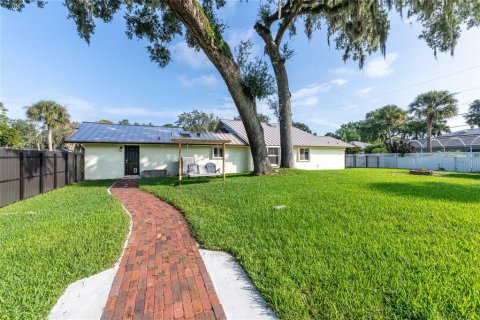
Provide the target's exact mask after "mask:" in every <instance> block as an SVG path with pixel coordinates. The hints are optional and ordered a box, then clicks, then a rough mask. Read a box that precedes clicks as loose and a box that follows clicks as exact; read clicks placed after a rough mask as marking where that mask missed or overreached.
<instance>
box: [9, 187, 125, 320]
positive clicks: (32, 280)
mask: <svg viewBox="0 0 480 320" xmlns="http://www.w3.org/2000/svg"><path fill="white" fill-rule="evenodd" d="M111 184H112V181H104V182H84V183H79V184H77V185H72V186H68V187H64V188H61V189H58V190H55V191H51V192H49V193H46V194H43V195H39V196H36V197H33V198H30V199H27V200H25V201H22V202H19V203H16V204H12V205H10V206H7V207H5V208H2V209H0V319H45V318H46V317H47V315H48V313H49V312H50V310H51V308H52V307H53V305H54V304H55V302H56V301H57V299H58V298H59V297H60V295H61V294H62V293H63V291H64V290H65V289H66V287H67V286H68V285H69V284H70V283H72V282H74V281H76V280H78V279H81V278H84V277H87V276H89V275H93V274H95V273H97V272H99V271H102V270H105V269H108V268H111V267H112V265H113V263H114V262H115V261H116V260H117V259H118V258H119V256H120V254H121V251H122V248H123V244H124V242H125V237H126V234H127V232H128V227H129V221H130V220H129V217H128V214H127V213H126V212H125V211H124V210H123V209H122V207H121V206H120V204H118V202H117V201H116V200H115V199H114V198H113V197H111V196H110V195H109V194H108V193H107V188H108V186H109V185H111Z"/></svg>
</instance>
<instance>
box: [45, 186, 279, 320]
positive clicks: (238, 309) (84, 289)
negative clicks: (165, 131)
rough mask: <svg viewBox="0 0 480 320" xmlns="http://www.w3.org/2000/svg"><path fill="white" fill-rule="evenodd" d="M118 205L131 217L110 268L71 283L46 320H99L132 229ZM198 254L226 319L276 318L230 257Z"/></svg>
mask: <svg viewBox="0 0 480 320" xmlns="http://www.w3.org/2000/svg"><path fill="white" fill-rule="evenodd" d="M117 182H118V181H116V182H114V183H113V184H112V185H111V186H110V187H109V188H108V189H107V192H108V193H109V194H110V195H111V196H112V197H113V196H114V195H113V194H112V193H111V190H110V189H111V188H112V187H113V186H114V185H115V183H117ZM119 202H120V201H119ZM120 205H121V206H122V208H123V209H124V210H125V211H126V212H127V213H128V214H129V216H130V227H129V232H128V235H127V238H126V240H125V243H124V246H123V250H122V254H121V256H120V257H119V259H118V260H117V261H116V263H115V264H114V266H113V267H112V268H110V269H107V270H104V271H102V272H100V273H98V274H95V275H92V276H90V277H87V278H84V279H80V280H78V281H75V282H74V283H72V284H70V285H69V286H68V287H67V289H66V290H65V292H64V293H63V294H62V296H61V297H60V298H59V299H58V301H57V303H56V304H55V306H54V307H53V308H52V310H51V312H50V314H49V316H48V319H50V320H57V319H59V320H60V319H62V320H64V319H68V320H70V319H72V320H73V319H82V320H83V319H92V320H93V319H95V320H97V319H101V317H102V314H103V312H104V309H105V306H106V303H107V300H108V297H109V293H110V290H111V288H112V285H113V282H114V279H115V275H116V273H117V271H118V269H119V266H120V262H121V260H122V259H123V257H124V255H125V251H126V248H127V245H128V243H129V241H130V237H131V234H132V229H133V216H132V214H131V213H130V212H129V211H128V210H127V208H126V207H125V206H124V205H123V204H122V203H121V202H120ZM199 252H200V255H201V258H202V260H203V262H204V264H205V268H206V271H207V272H208V274H209V275H210V278H211V281H212V283H213V287H214V289H215V291H216V293H217V296H218V299H219V300H220V303H221V305H222V307H223V310H224V312H225V315H226V318H227V319H229V320H245V319H248V320H277V319H278V317H277V316H276V315H275V313H274V311H273V310H272V309H271V308H270V307H269V306H268V304H267V303H266V301H265V300H264V299H263V297H262V296H261V294H260V293H259V292H258V290H257V288H256V287H255V285H254V284H253V283H252V281H251V279H250V278H249V277H248V275H247V274H246V273H245V271H244V270H243V269H242V267H241V266H240V265H239V264H238V262H237V261H236V260H235V258H234V257H233V256H232V255H230V254H228V253H225V252H221V251H211V250H205V249H199Z"/></svg>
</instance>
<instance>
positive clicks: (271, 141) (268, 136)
mask: <svg viewBox="0 0 480 320" xmlns="http://www.w3.org/2000/svg"><path fill="white" fill-rule="evenodd" d="M262 127H263V132H264V134H265V144H266V145H267V146H280V127H279V125H278V124H267V123H262ZM219 128H220V129H221V130H222V131H225V130H226V131H228V132H230V133H234V134H236V135H237V136H238V137H239V138H240V139H242V140H243V141H244V142H245V143H248V137H247V132H246V131H245V127H244V126H243V123H242V121H240V120H220V124H219ZM292 142H293V145H294V146H305V147H332V148H352V147H353V145H351V144H348V143H346V142H343V141H341V140H338V139H335V138H332V137H325V136H316V135H313V134H310V133H308V132H305V131H303V130H300V129H298V128H295V127H292Z"/></svg>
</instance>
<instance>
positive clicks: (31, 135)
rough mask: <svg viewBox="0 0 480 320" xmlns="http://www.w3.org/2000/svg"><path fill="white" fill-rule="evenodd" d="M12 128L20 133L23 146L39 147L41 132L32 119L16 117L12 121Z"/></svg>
mask: <svg viewBox="0 0 480 320" xmlns="http://www.w3.org/2000/svg"><path fill="white" fill-rule="evenodd" d="M11 124H12V128H15V129H16V130H17V131H18V132H19V133H20V147H22V148H38V144H37V141H38V140H39V135H40V132H39V131H38V130H37V127H36V126H35V123H34V122H33V121H31V120H23V119H16V120H12V121H11Z"/></svg>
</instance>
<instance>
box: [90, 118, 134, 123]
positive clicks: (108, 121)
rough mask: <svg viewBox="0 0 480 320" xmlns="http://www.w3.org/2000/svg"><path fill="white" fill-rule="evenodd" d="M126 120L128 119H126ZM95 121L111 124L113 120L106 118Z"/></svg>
mask: <svg viewBox="0 0 480 320" xmlns="http://www.w3.org/2000/svg"><path fill="white" fill-rule="evenodd" d="M127 121H128V120H127ZM96 122H97V123H104V124H113V121H111V120H108V119H100V120H98V121H96Z"/></svg>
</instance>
